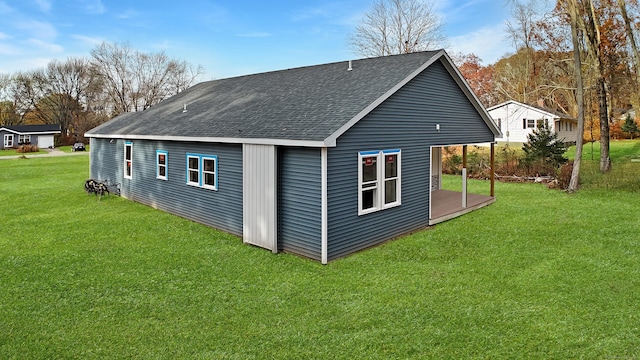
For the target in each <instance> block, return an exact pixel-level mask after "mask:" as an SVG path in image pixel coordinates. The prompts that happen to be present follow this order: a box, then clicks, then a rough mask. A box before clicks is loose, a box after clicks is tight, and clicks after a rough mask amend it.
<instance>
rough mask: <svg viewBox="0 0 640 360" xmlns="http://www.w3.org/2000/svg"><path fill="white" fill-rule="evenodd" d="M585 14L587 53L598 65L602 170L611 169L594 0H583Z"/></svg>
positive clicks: (603, 83) (596, 67) (602, 65)
mask: <svg viewBox="0 0 640 360" xmlns="http://www.w3.org/2000/svg"><path fill="white" fill-rule="evenodd" d="M582 5H583V11H584V16H583V17H582V19H583V21H582V29H583V30H584V34H585V39H586V42H587V53H588V54H589V57H590V58H591V60H592V61H593V63H594V64H595V65H596V66H595V69H596V70H597V80H596V91H597V93H598V110H599V114H600V171H602V172H608V171H609V170H611V158H610V156H609V108H608V105H607V82H606V78H605V69H604V60H603V54H602V48H601V47H602V36H601V33H600V24H599V19H598V15H597V13H596V9H595V5H594V3H593V1H592V0H583V4H582Z"/></svg>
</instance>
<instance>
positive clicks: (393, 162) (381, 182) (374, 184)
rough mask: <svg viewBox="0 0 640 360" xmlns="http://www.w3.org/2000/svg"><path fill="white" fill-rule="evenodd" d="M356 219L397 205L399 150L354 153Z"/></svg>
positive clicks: (399, 197) (398, 201) (398, 194)
mask: <svg viewBox="0 0 640 360" xmlns="http://www.w3.org/2000/svg"><path fill="white" fill-rule="evenodd" d="M358 164H359V165H358V215H364V214H368V213H371V212H375V211H379V210H383V209H387V208H391V207H394V206H398V205H400V199H401V196H400V189H401V177H400V168H401V166H400V150H398V149H394V150H376V151H361V152H359V153H358Z"/></svg>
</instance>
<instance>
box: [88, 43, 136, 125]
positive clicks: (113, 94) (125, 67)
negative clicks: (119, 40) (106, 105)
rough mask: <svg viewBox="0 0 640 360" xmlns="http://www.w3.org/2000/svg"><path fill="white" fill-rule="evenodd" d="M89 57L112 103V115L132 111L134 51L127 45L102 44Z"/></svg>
mask: <svg viewBox="0 0 640 360" xmlns="http://www.w3.org/2000/svg"><path fill="white" fill-rule="evenodd" d="M91 56H92V57H93V64H94V66H95V68H96V71H97V73H99V74H100V76H101V78H102V81H103V86H104V91H105V92H106V93H107V95H108V97H109V98H110V100H111V102H112V105H113V112H114V115H118V114H121V113H125V112H130V111H132V109H133V99H132V98H131V95H132V93H133V92H134V90H133V79H134V77H133V74H132V68H133V63H134V50H133V49H131V48H130V47H129V46H127V45H117V44H110V43H107V42H103V43H102V44H100V45H99V46H97V47H96V48H95V49H93V50H91Z"/></svg>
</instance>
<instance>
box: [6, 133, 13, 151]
mask: <svg viewBox="0 0 640 360" xmlns="http://www.w3.org/2000/svg"><path fill="white" fill-rule="evenodd" d="M4 147H5V148H10V147H13V134H4Z"/></svg>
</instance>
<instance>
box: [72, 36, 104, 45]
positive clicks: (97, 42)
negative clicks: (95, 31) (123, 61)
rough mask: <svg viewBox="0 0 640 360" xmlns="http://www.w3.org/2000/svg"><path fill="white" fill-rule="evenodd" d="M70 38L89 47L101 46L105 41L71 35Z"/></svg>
mask: <svg viewBox="0 0 640 360" xmlns="http://www.w3.org/2000/svg"><path fill="white" fill-rule="evenodd" d="M71 37H72V38H74V39H76V40H79V41H81V42H83V43H85V44H87V45H89V46H95V45H100V44H102V42H104V41H105V39H102V38H96V37H91V36H86V35H71Z"/></svg>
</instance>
